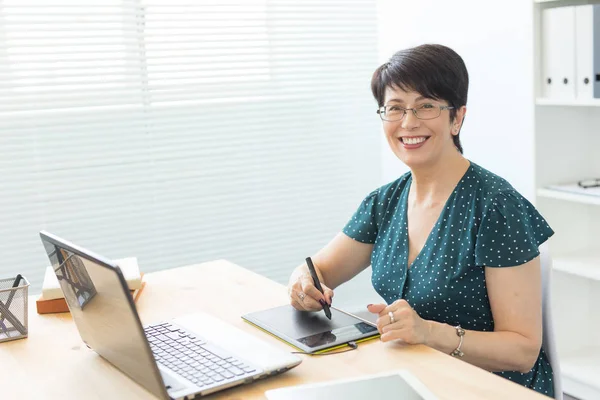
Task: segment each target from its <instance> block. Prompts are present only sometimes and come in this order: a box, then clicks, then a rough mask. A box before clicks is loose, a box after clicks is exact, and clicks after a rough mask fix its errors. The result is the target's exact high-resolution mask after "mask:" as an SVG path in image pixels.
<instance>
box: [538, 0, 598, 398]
mask: <svg viewBox="0 0 600 400" xmlns="http://www.w3.org/2000/svg"><path fill="white" fill-rule="evenodd" d="M533 3H534V28H535V29H534V50H535V52H534V54H535V61H534V68H535V71H534V76H535V77H536V82H535V92H536V97H535V98H534V99H532V101H533V102H534V104H535V169H536V170H535V180H536V198H535V202H536V207H537V208H538V209H539V210H540V211H541V213H542V214H543V216H544V217H545V218H546V219H547V220H548V222H549V224H550V226H551V227H552V228H553V229H554V231H555V232H556V234H555V235H554V237H553V238H552V239H551V241H550V251H551V255H552V259H553V268H554V274H553V288H552V296H553V313H554V315H553V317H554V325H555V326H554V329H555V336H556V339H557V347H558V353H559V359H560V365H561V372H562V382H563V390H564V392H565V393H567V394H568V395H570V396H572V397H575V398H578V399H581V400H592V399H600V333H598V332H600V312H598V311H597V309H598V306H599V305H600V188H591V189H582V188H580V187H579V186H578V185H577V182H578V181H580V180H582V179H590V178H600V157H599V156H598V154H599V153H600V151H599V150H598V149H600V132H599V131H600V99H589V98H588V99H581V98H564V99H563V98H544V97H543V90H542V87H543V84H544V79H545V77H544V76H543V68H542V60H543V57H542V47H543V37H542V34H543V32H544V30H543V28H542V21H543V18H542V14H543V12H544V10H547V9H549V8H553V7H566V6H579V5H587V4H600V0H533Z"/></svg>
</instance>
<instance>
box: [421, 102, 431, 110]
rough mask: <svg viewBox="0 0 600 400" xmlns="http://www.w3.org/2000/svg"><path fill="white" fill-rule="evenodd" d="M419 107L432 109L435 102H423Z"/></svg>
mask: <svg viewBox="0 0 600 400" xmlns="http://www.w3.org/2000/svg"><path fill="white" fill-rule="evenodd" d="M419 108H423V109H425V110H430V109H432V108H435V106H434V105H433V104H430V103H425V104H422V105H421V106H419Z"/></svg>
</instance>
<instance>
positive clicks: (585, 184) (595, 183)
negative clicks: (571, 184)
mask: <svg viewBox="0 0 600 400" xmlns="http://www.w3.org/2000/svg"><path fill="white" fill-rule="evenodd" d="M577 185H579V187H581V188H584V189H588V188H595V187H600V179H590V180H585V181H579V182H577Z"/></svg>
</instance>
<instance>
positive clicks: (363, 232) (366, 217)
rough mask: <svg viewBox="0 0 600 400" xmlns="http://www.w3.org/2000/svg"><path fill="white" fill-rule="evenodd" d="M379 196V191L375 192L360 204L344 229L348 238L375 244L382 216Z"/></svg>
mask: <svg viewBox="0 0 600 400" xmlns="http://www.w3.org/2000/svg"><path fill="white" fill-rule="evenodd" d="M378 195H379V189H377V190H374V191H373V192H371V193H370V194H369V195H368V196H367V197H365V199H364V200H363V201H362V203H360V206H358V209H357V210H356V212H355V213H354V215H353V216H352V218H351V219H350V221H348V223H347V224H346V226H345V227H344V229H343V232H344V234H346V236H348V237H350V238H352V239H354V240H356V241H359V242H362V243H375V239H376V238H377V233H378V231H379V230H378V221H377V217H378V216H379V215H381V214H380V212H379V211H378V209H379V208H380V206H381V204H380V203H379V196H378Z"/></svg>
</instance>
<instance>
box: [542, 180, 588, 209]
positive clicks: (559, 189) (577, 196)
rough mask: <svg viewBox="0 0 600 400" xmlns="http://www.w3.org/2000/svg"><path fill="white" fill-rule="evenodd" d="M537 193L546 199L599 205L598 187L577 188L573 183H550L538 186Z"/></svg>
mask: <svg viewBox="0 0 600 400" xmlns="http://www.w3.org/2000/svg"><path fill="white" fill-rule="evenodd" d="M537 195H538V196H540V197H545V198H548V199H558V200H565V201H571V202H574V203H582V204H594V205H598V206H600V188H598V189H595V188H594V189H585V190H578V188H577V187H575V185H560V186H559V185H552V186H546V187H543V188H539V189H538V190H537Z"/></svg>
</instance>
